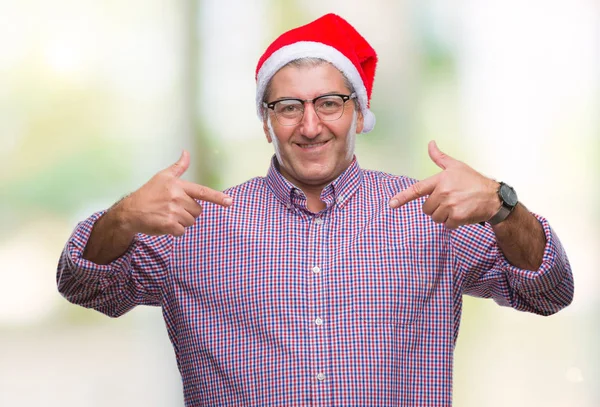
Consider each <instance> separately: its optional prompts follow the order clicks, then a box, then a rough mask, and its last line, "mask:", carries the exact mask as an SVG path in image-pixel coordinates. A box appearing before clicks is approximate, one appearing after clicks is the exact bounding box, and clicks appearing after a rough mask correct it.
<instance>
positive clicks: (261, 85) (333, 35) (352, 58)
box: [256, 14, 377, 133]
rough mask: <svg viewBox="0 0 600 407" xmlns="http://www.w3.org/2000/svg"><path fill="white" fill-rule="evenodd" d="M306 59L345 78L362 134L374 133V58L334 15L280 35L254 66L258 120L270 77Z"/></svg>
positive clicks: (345, 22)
mask: <svg viewBox="0 0 600 407" xmlns="http://www.w3.org/2000/svg"><path fill="white" fill-rule="evenodd" d="M306 57H309V58H321V59H324V60H326V61H328V62H330V63H331V64H332V65H333V66H335V67H336V68H337V69H339V70H340V71H341V72H342V73H343V74H344V75H345V76H346V78H348V80H349V81H350V83H351V84H352V86H353V87H354V91H355V92H356V95H357V99H358V103H359V105H360V109H361V111H362V114H363V117H364V128H363V133H368V132H369V131H371V130H373V127H375V115H374V114H373V112H371V111H370V110H369V106H370V100H371V91H372V90H373V80H374V79H375V67H376V66H377V54H376V53H375V50H374V49H373V48H372V47H371V46H370V45H369V43H368V42H367V41H366V40H365V39H364V38H363V37H362V36H361V35H360V34H359V33H358V31H356V29H355V28H354V27H352V26H351V25H350V24H349V23H348V22H347V21H346V20H344V19H343V18H341V17H340V16H337V15H335V14H327V15H324V16H323V17H321V18H319V19H317V20H315V21H313V22H312V23H309V24H306V25H303V26H301V27H298V28H294V29H292V30H290V31H287V32H285V33H283V34H281V35H280V36H279V38H277V39H276V40H275V41H273V43H272V44H271V45H270V46H269V48H267V50H266V51H265V53H264V54H263V56H262V57H261V58H260V60H259V61H258V65H257V66H256V108H257V113H258V117H259V118H260V119H261V120H262V119H263V117H264V111H263V104H262V103H263V96H264V93H265V89H266V87H267V84H268V83H269V81H270V80H271V78H272V77H273V75H275V73H277V71H279V70H280V69H281V68H283V67H284V66H285V65H286V64H287V63H289V62H291V61H293V60H296V59H299V58H306Z"/></svg>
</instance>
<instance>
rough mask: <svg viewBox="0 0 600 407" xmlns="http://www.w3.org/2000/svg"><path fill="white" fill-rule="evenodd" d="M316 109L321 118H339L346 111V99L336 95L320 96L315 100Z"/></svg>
mask: <svg viewBox="0 0 600 407" xmlns="http://www.w3.org/2000/svg"><path fill="white" fill-rule="evenodd" d="M315 110H316V111H317V114H318V115H319V117H320V118H321V120H337V119H339V118H340V117H341V116H342V113H343V112H344V99H342V98H341V97H340V96H335V95H330V96H323V97H320V98H319V99H317V100H316V101H315Z"/></svg>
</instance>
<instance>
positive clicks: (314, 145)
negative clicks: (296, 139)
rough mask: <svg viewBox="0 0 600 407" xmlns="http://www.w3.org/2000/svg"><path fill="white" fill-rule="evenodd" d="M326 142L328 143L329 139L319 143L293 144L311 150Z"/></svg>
mask: <svg viewBox="0 0 600 407" xmlns="http://www.w3.org/2000/svg"><path fill="white" fill-rule="evenodd" d="M327 143H329V140H327V141H322V142H320V143H295V144H296V145H297V146H298V147H300V148H301V149H303V150H313V149H316V148H319V147H323V146H324V145H325V144H327Z"/></svg>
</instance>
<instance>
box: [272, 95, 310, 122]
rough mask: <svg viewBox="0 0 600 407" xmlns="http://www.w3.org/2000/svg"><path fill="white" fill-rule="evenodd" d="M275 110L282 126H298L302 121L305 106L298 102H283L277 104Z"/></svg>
mask: <svg viewBox="0 0 600 407" xmlns="http://www.w3.org/2000/svg"><path fill="white" fill-rule="evenodd" d="M273 110H274V111H275V116H276V117H277V120H279V122H280V123H281V124H284V125H289V124H296V123H298V122H299V121H300V120H301V119H302V114H303V113H304V105H303V104H302V102H300V101H298V100H281V101H279V102H277V103H276V104H275V106H274V107H273Z"/></svg>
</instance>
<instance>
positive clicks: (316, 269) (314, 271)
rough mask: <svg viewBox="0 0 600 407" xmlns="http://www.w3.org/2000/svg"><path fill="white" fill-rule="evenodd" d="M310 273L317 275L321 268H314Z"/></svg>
mask: <svg viewBox="0 0 600 407" xmlns="http://www.w3.org/2000/svg"><path fill="white" fill-rule="evenodd" d="M312 271H313V273H315V274H319V273H320V272H321V267H319V266H314V267H313V268H312Z"/></svg>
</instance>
